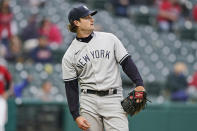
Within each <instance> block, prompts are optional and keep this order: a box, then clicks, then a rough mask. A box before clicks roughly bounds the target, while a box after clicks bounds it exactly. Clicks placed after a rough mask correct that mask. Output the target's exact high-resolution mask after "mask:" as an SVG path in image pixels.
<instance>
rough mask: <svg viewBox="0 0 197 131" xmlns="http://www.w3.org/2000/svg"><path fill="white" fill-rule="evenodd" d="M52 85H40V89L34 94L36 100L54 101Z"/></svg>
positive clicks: (47, 83) (47, 82) (44, 83)
mask: <svg viewBox="0 0 197 131" xmlns="http://www.w3.org/2000/svg"><path fill="white" fill-rule="evenodd" d="M52 88H53V85H52V83H51V82H50V81H48V80H47V81H44V82H43V84H42V88H41V89H40V91H38V93H37V94H36V98H38V99H41V100H42V101H45V102H47V101H54V100H55V98H56V97H55V96H56V95H57V94H56V93H55V92H53V91H52Z"/></svg>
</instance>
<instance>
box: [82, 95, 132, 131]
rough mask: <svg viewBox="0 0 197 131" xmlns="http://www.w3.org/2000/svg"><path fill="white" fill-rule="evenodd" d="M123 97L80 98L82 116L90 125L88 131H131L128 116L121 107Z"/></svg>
mask: <svg viewBox="0 0 197 131" xmlns="http://www.w3.org/2000/svg"><path fill="white" fill-rule="evenodd" d="M121 100H122V95H120V94H113V95H107V96H98V95H95V94H84V93H81V96H80V114H81V116H83V117H85V118H86V120H87V121H88V122H89V123H90V128H89V129H88V130H87V131H104V129H105V131H129V128H128V118H127V114H126V113H125V112H124V110H123V108H122V106H121V103H120V102H121Z"/></svg>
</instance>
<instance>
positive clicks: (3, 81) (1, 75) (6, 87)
mask: <svg viewBox="0 0 197 131" xmlns="http://www.w3.org/2000/svg"><path fill="white" fill-rule="evenodd" d="M11 82H12V78H11V74H10V73H9V71H8V70H7V68H6V67H4V66H2V65H0V105H1V107H0V116H1V117H0V131H4V130H5V129H4V126H5V124H6V121H7V102H6V99H7V98H8V96H9V94H10V92H11V86H12V84H11Z"/></svg>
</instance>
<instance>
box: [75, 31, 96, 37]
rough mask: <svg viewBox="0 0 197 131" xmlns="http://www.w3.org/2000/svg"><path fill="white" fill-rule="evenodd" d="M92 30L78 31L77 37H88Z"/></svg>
mask: <svg viewBox="0 0 197 131" xmlns="http://www.w3.org/2000/svg"><path fill="white" fill-rule="evenodd" d="M92 32H93V31H78V32H77V37H78V38H86V37H88V36H89V35H90V34H91V33H92Z"/></svg>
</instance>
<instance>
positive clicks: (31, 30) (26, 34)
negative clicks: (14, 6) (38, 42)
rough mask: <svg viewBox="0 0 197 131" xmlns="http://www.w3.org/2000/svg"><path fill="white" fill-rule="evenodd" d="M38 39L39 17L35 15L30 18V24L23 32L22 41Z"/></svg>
mask: <svg viewBox="0 0 197 131" xmlns="http://www.w3.org/2000/svg"><path fill="white" fill-rule="evenodd" d="M37 38H38V23H37V15H36V14H33V15H32V16H30V17H29V18H28V24H27V26H26V27H25V28H24V29H23V30H22V33H21V39H22V41H26V40H29V39H37Z"/></svg>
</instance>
